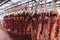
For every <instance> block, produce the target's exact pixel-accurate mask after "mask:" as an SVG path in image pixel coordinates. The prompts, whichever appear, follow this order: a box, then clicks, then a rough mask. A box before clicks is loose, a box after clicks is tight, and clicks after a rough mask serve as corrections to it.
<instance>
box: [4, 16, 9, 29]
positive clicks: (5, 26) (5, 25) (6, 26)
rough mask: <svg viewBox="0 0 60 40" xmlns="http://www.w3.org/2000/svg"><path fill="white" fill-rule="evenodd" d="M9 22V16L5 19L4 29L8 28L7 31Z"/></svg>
mask: <svg viewBox="0 0 60 40" xmlns="http://www.w3.org/2000/svg"><path fill="white" fill-rule="evenodd" d="M7 22H8V16H5V17H4V28H6V29H8V25H7Z"/></svg>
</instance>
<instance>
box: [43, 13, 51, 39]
mask: <svg viewBox="0 0 60 40" xmlns="http://www.w3.org/2000/svg"><path fill="white" fill-rule="evenodd" d="M49 16H50V15H49V13H45V19H44V22H45V28H44V33H45V39H46V40H49V31H50V19H49Z"/></svg>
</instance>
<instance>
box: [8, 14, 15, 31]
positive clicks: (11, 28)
mask: <svg viewBox="0 0 60 40" xmlns="http://www.w3.org/2000/svg"><path fill="white" fill-rule="evenodd" d="M9 29H10V30H11V31H14V30H15V26H14V14H11V15H10V16H9Z"/></svg>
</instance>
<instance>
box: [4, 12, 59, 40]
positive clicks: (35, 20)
mask: <svg viewBox="0 0 60 40" xmlns="http://www.w3.org/2000/svg"><path fill="white" fill-rule="evenodd" d="M56 20H57V14H56V13H54V12H53V11H51V12H49V13H46V12H43V13H38V14H37V13H35V14H34V15H32V13H28V12H27V13H26V14H25V12H23V13H22V14H16V15H14V14H11V15H6V16H4V28H6V29H10V30H11V32H12V31H16V32H17V34H33V35H34V34H35V37H36V36H37V34H38V33H39V32H40V34H44V35H45V36H46V35H48V36H47V38H46V37H45V38H46V40H48V39H51V32H52V31H54V30H55V31H56V32H55V33H56V34H55V36H57V34H58V31H57V30H58V27H57V26H58V25H57V24H55V25H56V27H55V29H54V30H52V29H53V27H54V23H55V21H56ZM56 23H57V22H56ZM40 24H41V25H40ZM39 29H40V30H39ZM33 30H34V31H35V33H32V31H33ZM46 31H47V32H46ZM35 37H34V38H35Z"/></svg>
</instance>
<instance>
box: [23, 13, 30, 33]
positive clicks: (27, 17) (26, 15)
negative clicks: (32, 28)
mask: <svg viewBox="0 0 60 40" xmlns="http://www.w3.org/2000/svg"><path fill="white" fill-rule="evenodd" d="M28 25H29V13H28V12H27V13H26V14H25V26H24V33H25V34H27V33H28V32H27V29H28Z"/></svg>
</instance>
